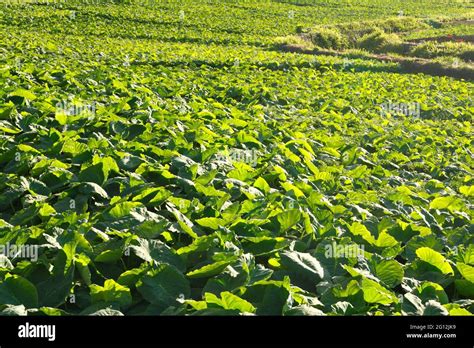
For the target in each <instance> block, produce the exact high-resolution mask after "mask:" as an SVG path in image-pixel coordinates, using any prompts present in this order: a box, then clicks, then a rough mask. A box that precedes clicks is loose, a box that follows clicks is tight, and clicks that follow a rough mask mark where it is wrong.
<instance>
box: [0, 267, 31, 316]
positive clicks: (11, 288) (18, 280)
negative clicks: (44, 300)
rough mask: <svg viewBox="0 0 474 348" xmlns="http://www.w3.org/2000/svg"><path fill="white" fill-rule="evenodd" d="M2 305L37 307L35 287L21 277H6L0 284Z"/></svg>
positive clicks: (0, 303)
mask: <svg viewBox="0 0 474 348" xmlns="http://www.w3.org/2000/svg"><path fill="white" fill-rule="evenodd" d="M3 304H7V305H24V306H25V307H27V308H34V307H38V293H37V291H36V288H35V286H34V285H33V284H32V283H31V282H30V281H28V280H27V279H25V278H23V277H20V276H18V275H8V276H7V278H6V279H5V280H4V281H3V282H2V283H0V305H3Z"/></svg>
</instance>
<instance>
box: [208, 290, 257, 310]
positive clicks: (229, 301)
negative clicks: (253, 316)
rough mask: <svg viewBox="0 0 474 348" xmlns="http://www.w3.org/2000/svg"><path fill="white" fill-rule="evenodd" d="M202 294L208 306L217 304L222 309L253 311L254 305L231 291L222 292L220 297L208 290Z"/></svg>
mask: <svg viewBox="0 0 474 348" xmlns="http://www.w3.org/2000/svg"><path fill="white" fill-rule="evenodd" d="M204 296H205V300H206V303H207V304H208V306H209V305H217V306H220V307H222V308H224V309H235V310H238V311H239V312H241V313H255V307H254V306H253V305H252V304H251V303H250V302H247V301H246V300H244V299H242V298H240V297H238V296H236V295H234V294H232V293H231V292H228V291H224V292H222V293H221V298H218V297H217V296H216V295H214V294H212V293H209V292H207V293H205V295H204Z"/></svg>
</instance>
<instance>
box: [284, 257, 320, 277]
mask: <svg viewBox="0 0 474 348" xmlns="http://www.w3.org/2000/svg"><path fill="white" fill-rule="evenodd" d="M281 264H282V265H283V266H285V267H286V268H288V270H289V271H290V272H293V273H295V274H297V275H298V276H300V277H303V278H306V279H307V280H309V281H311V282H314V284H316V283H317V282H318V281H320V280H321V279H323V278H324V269H323V267H322V266H321V264H320V262H319V261H318V260H317V259H316V258H314V257H313V256H311V254H308V253H300V252H298V251H286V252H284V253H282V254H281Z"/></svg>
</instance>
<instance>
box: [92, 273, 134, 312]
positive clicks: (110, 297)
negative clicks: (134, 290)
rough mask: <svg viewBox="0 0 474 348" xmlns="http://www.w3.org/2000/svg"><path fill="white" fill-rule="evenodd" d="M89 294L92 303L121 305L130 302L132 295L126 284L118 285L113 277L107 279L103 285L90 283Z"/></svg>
mask: <svg viewBox="0 0 474 348" xmlns="http://www.w3.org/2000/svg"><path fill="white" fill-rule="evenodd" d="M90 294H91V300H92V303H98V302H102V301H103V302H105V303H114V302H116V303H118V304H120V305H121V306H126V305H129V304H131V303H132V295H131V293H130V289H129V288H128V287H126V286H123V285H120V284H118V283H116V282H115V280H113V279H107V280H106V281H105V283H104V286H99V285H96V284H92V285H91V286H90Z"/></svg>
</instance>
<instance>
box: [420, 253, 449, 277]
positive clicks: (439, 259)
mask: <svg viewBox="0 0 474 348" xmlns="http://www.w3.org/2000/svg"><path fill="white" fill-rule="evenodd" d="M416 255H417V256H418V257H419V258H420V260H422V261H424V262H426V263H429V264H430V265H432V266H434V267H436V268H437V269H439V270H440V271H441V272H442V273H443V274H450V273H454V271H453V269H452V268H451V265H450V264H449V263H448V262H447V261H446V259H445V258H444V256H443V255H441V254H440V253H439V252H437V251H435V250H433V249H431V248H428V247H422V248H418V249H416Z"/></svg>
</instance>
